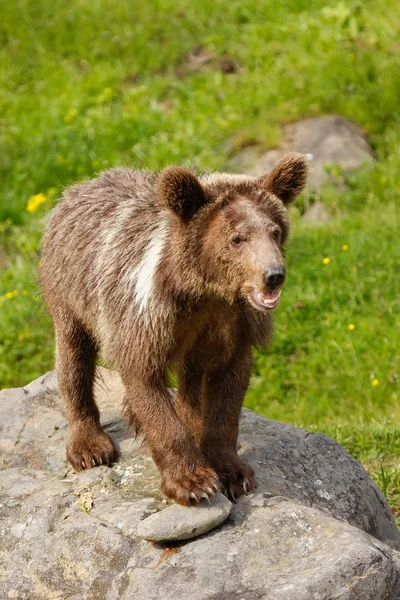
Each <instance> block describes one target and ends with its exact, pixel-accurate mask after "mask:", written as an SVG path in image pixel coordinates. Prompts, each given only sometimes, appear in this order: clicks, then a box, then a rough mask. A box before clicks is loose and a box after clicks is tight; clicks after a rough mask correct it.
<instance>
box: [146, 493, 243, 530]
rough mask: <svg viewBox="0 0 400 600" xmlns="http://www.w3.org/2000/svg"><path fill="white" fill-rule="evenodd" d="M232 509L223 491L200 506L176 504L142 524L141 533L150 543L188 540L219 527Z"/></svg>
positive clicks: (203, 501) (148, 518)
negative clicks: (209, 501)
mask: <svg viewBox="0 0 400 600" xmlns="http://www.w3.org/2000/svg"><path fill="white" fill-rule="evenodd" d="M231 510H232V502H230V501H229V500H228V499H227V498H226V497H225V496H224V495H223V494H218V495H217V496H215V498H213V499H212V500H211V503H210V504H208V502H207V501H206V500H202V501H201V502H200V503H199V504H198V505H197V506H179V505H178V504H174V505H173V506H170V507H169V508H165V509H164V510H161V511H160V512H158V513H155V514H154V515H151V516H150V517H147V519H144V520H143V521H142V522H141V523H140V524H139V527H138V535H139V536H140V537H142V538H143V539H145V540H148V541H150V542H174V541H177V540H188V539H190V538H194V537H197V536H199V535H202V534H203V533H207V531H210V530H211V529H214V527H218V525H220V524H221V523H222V522H223V521H225V519H226V518H227V517H228V515H229V513H230V512H231Z"/></svg>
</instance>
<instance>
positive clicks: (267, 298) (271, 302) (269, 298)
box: [249, 290, 281, 310]
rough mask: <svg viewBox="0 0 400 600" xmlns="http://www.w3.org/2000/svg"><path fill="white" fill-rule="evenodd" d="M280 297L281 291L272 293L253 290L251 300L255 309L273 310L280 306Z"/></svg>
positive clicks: (250, 295)
mask: <svg viewBox="0 0 400 600" xmlns="http://www.w3.org/2000/svg"><path fill="white" fill-rule="evenodd" d="M280 295H281V290H273V291H272V292H269V291H263V292H262V291H260V290H253V291H252V292H251V294H249V300H250V302H251V304H252V305H253V306H255V308H258V309H265V310H273V309H274V308H276V307H277V306H278V304H279V300H280Z"/></svg>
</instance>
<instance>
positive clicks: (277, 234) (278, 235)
mask: <svg viewBox="0 0 400 600" xmlns="http://www.w3.org/2000/svg"><path fill="white" fill-rule="evenodd" d="M272 237H273V239H274V240H275V241H276V242H279V240H280V239H281V232H280V231H279V229H274V231H273V232H272Z"/></svg>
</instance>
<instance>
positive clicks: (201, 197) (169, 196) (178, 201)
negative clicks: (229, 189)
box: [157, 167, 208, 222]
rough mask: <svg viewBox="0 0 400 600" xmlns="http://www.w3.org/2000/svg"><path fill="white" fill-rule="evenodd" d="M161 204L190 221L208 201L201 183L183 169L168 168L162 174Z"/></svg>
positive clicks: (159, 195)
mask: <svg viewBox="0 0 400 600" xmlns="http://www.w3.org/2000/svg"><path fill="white" fill-rule="evenodd" d="M157 195H158V200H159V202H161V204H164V205H165V206H168V207H169V208H171V209H172V210H173V211H175V212H176V213H177V214H178V215H179V216H180V217H181V219H182V220H183V221H186V222H187V221H189V220H190V219H191V218H192V217H193V215H195V213H196V212H197V211H198V210H199V209H200V208H201V207H202V206H204V205H205V204H207V202H208V200H207V197H206V195H205V193H204V190H203V188H202V187H201V184H200V181H199V180H198V179H197V177H196V176H195V175H193V173H191V172H190V171H188V170H187V169H184V168H183V167H168V168H167V169H164V171H162V173H161V174H160V178H159V181H158V189H157Z"/></svg>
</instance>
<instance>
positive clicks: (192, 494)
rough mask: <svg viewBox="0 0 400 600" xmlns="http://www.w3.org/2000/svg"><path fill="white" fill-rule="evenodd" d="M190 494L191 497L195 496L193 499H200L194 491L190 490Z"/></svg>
mask: <svg viewBox="0 0 400 600" xmlns="http://www.w3.org/2000/svg"><path fill="white" fill-rule="evenodd" d="M189 496H190V498H193V500H196V502H198V501H199V499H198V497H197V496H196V494H195V493H194V492H190V494H189Z"/></svg>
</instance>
